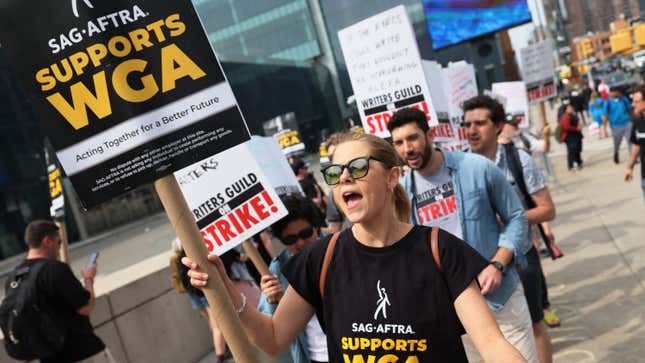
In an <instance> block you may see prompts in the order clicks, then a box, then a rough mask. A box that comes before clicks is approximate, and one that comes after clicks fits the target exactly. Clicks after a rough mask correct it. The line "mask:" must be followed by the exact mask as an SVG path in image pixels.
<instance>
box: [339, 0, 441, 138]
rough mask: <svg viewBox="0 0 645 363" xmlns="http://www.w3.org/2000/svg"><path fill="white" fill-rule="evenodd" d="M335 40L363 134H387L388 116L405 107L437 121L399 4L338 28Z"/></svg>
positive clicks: (413, 38) (412, 36) (414, 43)
mask: <svg viewBox="0 0 645 363" xmlns="http://www.w3.org/2000/svg"><path fill="white" fill-rule="evenodd" d="M338 39H339V41H340V46H341V49H342V51H343V56H344V57H345V63H346V64H347V72H348V73H349V78H350V80H351V82H352V88H353V89H354V95H355V96H356V104H357V106H358V112H359V114H360V116H361V121H362V123H363V126H364V128H365V132H366V133H368V134H372V135H376V136H379V137H382V138H386V137H389V136H390V132H389V131H388V129H387V124H388V122H389V120H390V118H391V117H392V115H393V114H394V113H395V112H396V111H397V110H399V109H401V108H406V107H410V108H416V109H419V110H421V111H423V112H424V113H425V114H426V118H427V120H428V125H429V126H431V127H433V126H436V125H437V124H438V122H437V113H436V112H435V108H434V105H433V102H432V99H431V95H430V90H429V89H428V84H427V83H426V81H425V75H424V73H423V66H422V64H421V56H420V53H419V48H418V46H417V40H416V36H415V34H414V30H413V29H412V25H411V23H410V19H409V18H408V15H407V13H406V11H405V6H404V5H399V6H396V7H394V8H392V9H389V10H386V11H384V12H382V13H379V14H377V15H374V16H372V17H369V18H367V19H364V20H362V21H360V22H358V23H356V24H353V25H351V26H349V27H347V28H344V29H341V30H340V31H339V32H338Z"/></svg>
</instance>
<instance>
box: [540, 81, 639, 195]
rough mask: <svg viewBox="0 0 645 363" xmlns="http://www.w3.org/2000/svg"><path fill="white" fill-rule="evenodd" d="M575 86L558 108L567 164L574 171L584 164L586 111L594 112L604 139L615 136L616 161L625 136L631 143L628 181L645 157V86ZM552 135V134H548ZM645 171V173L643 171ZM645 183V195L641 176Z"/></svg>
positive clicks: (559, 125) (604, 84)
mask: <svg viewBox="0 0 645 363" xmlns="http://www.w3.org/2000/svg"><path fill="white" fill-rule="evenodd" d="M578 88H579V87H574V89H573V90H571V91H570V92H569V93H567V94H566V95H565V96H564V97H563V98H562V105H561V106H560V109H559V111H558V128H559V129H560V131H561V132H560V134H559V135H558V137H559V140H558V141H560V142H562V143H564V144H565V145H566V148H567V167H568V169H569V170H570V171H572V172H574V171H576V170H579V169H581V168H582V166H583V160H582V146H583V129H584V127H585V126H586V125H587V122H586V121H585V113H588V114H589V115H590V116H591V119H592V120H593V122H595V123H596V128H597V132H598V135H599V137H600V138H601V139H603V138H608V137H610V135H611V137H612V139H613V154H612V155H613V162H614V163H615V164H617V165H619V164H620V163H621V157H620V150H621V146H622V143H623V140H624V141H625V143H626V144H627V150H628V157H627V160H628V163H627V171H626V172H625V177H624V179H625V181H631V180H632V179H633V173H632V171H633V169H634V166H635V165H636V164H637V163H639V162H640V161H641V160H642V159H643V156H642V154H643V151H642V149H641V147H640V146H641V144H642V143H643V140H644V139H645V133H643V130H645V126H644V125H643V124H644V122H645V121H644V120H645V119H644V116H643V115H644V113H645V104H643V95H644V93H643V92H645V86H643V85H637V86H633V87H631V88H624V87H613V88H610V87H609V86H608V85H607V84H606V83H605V81H604V80H600V83H599V85H598V87H597V89H596V90H593V89H592V88H591V87H590V86H588V85H585V87H584V91H583V92H581V93H580V92H578V91H576V89H578ZM546 139H548V134H546ZM641 171H642V172H645V168H642V169H641ZM641 175H645V174H643V173H641ZM641 186H642V189H643V193H644V195H645V179H643V178H641Z"/></svg>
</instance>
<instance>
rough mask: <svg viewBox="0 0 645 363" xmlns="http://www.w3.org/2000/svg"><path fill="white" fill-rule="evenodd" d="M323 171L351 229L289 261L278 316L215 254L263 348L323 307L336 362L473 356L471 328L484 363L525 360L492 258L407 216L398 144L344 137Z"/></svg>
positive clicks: (291, 334) (275, 347)
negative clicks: (487, 290)
mask: <svg viewBox="0 0 645 363" xmlns="http://www.w3.org/2000/svg"><path fill="white" fill-rule="evenodd" d="M322 172H323V177H324V179H325V182H326V183H327V184H329V185H330V186H332V187H333V194H334V198H335V201H336V203H337V205H338V206H339V208H341V210H342V211H343V213H344V214H345V215H346V216H347V218H348V219H349V220H350V221H351V222H352V223H353V226H352V228H350V229H346V230H344V231H342V232H340V234H337V235H334V236H333V237H332V236H328V237H325V238H323V239H320V240H318V241H317V242H314V243H312V244H310V245H309V246H307V247H306V248H305V249H303V250H302V251H301V252H300V253H299V254H298V255H296V256H294V257H293V258H292V259H291V260H290V261H289V262H288V263H287V264H286V265H285V267H284V268H283V273H284V275H285V276H286V277H287V279H288V281H289V287H288V288H287V290H286V292H285V294H284V296H283V297H282V299H281V300H280V303H279V305H278V307H277V309H276V312H275V314H274V315H273V317H267V316H265V315H263V314H261V313H259V312H258V311H257V310H255V309H253V308H252V307H250V306H248V305H247V306H244V304H243V302H244V300H245V299H244V297H243V296H242V295H241V294H240V292H238V291H237V290H236V289H235V288H234V286H233V284H232V283H231V282H230V281H228V279H227V277H226V274H225V271H224V269H223V265H222V263H221V261H220V260H219V259H218V258H216V257H211V258H210V261H211V262H212V263H214V264H215V265H216V266H217V267H218V270H219V273H220V276H221V277H222V278H223V279H224V281H225V284H226V286H227V289H228V291H229V293H230V295H231V298H232V300H233V304H234V305H235V307H236V308H237V309H238V310H241V312H240V319H241V321H242V324H243V325H244V327H245V329H246V332H247V334H248V335H249V337H250V338H251V340H252V341H253V343H254V344H255V345H257V346H258V347H260V348H261V349H262V350H264V351H265V352H267V353H269V354H276V353H278V352H280V351H282V350H283V349H285V348H286V347H287V346H288V345H289V343H290V342H291V341H292V340H293V339H294V338H295V336H296V335H297V334H298V333H299V332H300V331H302V329H303V328H304V327H305V325H306V324H307V322H308V321H309V320H310V319H311V317H312V315H313V314H316V315H317V316H318V318H319V320H320V322H321V324H322V325H323V329H325V331H326V333H327V346H328V351H329V361H330V362H343V361H359V360H360V359H362V360H363V361H366V362H367V361H368V360H370V361H376V362H377V361H379V360H381V359H384V360H381V361H388V362H393V361H400V362H406V361H407V362H412V361H414V362H451V363H452V362H467V359H466V355H465V352H464V347H463V344H462V342H461V335H462V334H463V333H464V329H465V332H467V333H468V334H469V335H470V336H471V338H472V340H473V341H474V344H475V346H476V347H477V349H478V350H479V352H480V353H481V355H482V357H483V358H484V360H485V361H486V362H504V363H508V362H525V360H524V359H523V358H522V356H521V355H520V353H519V352H518V351H517V350H515V348H513V346H511V345H510V344H509V343H508V342H507V341H506V340H505V339H504V337H503V335H502V333H501V332H500V330H499V327H498V326H497V323H496V322H495V320H494V318H493V316H492V314H491V312H490V310H489V308H488V306H487V304H486V302H485V301H484V298H483V297H482V295H481V293H480V291H479V286H478V285H477V282H476V278H477V275H478V274H479V272H480V271H481V270H482V269H484V268H485V267H486V266H487V264H488V263H487V261H486V260H484V259H483V258H482V257H481V256H480V255H479V254H478V253H477V252H475V251H474V250H473V249H472V248H470V247H469V246H468V245H466V244H465V243H464V242H463V241H461V240H460V239H458V238H457V237H455V236H453V235H451V234H449V233H447V232H444V231H442V230H431V229H430V228H428V227H422V226H413V225H411V224H408V223H407V222H406V221H407V220H408V218H409V215H410V204H409V201H408V200H407V197H406V194H405V191H404V190H403V187H402V186H401V185H400V184H399V183H398V181H399V177H400V168H399V167H398V166H397V156H396V153H395V151H394V149H393V148H392V146H391V145H390V144H388V143H387V142H386V141H384V140H382V139H379V138H377V137H374V136H371V135H365V134H360V135H359V134H347V135H344V136H343V137H342V139H341V142H340V143H339V145H338V146H337V148H336V151H335V152H334V156H333V160H332V164H331V165H329V166H327V167H326V168H324V169H323V171H322ZM431 235H433V237H432V238H433V239H434V241H435V242H436V243H434V242H430V241H431ZM332 241H333V242H332ZM431 246H432V247H431ZM325 256H328V257H327V258H326V257H325ZM183 261H184V263H185V264H186V265H188V266H190V267H191V268H192V269H193V270H191V271H190V272H189V274H190V276H191V278H192V279H191V283H192V284H193V285H195V286H204V285H205V284H206V281H207V279H208V276H207V275H206V274H204V273H199V272H197V271H195V270H194V268H195V267H196V266H195V265H194V264H192V262H191V261H190V260H188V259H187V258H185V259H184V260H183ZM321 280H322V281H321ZM241 307H244V308H243V309H241Z"/></svg>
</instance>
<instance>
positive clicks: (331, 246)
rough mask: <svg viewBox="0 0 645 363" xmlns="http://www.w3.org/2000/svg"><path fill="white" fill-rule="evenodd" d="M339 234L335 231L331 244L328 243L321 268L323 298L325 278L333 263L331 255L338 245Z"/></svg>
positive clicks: (323, 295) (320, 286)
mask: <svg viewBox="0 0 645 363" xmlns="http://www.w3.org/2000/svg"><path fill="white" fill-rule="evenodd" d="M339 236H340V232H336V233H334V235H333V236H332V237H331V240H330V241H329V244H328V245H327V250H325V258H324V259H323V265H322V268H321V269H320V283H319V286H318V288H319V290H320V297H321V298H323V297H325V280H326V279H327V270H328V269H329V264H330V263H331V257H332V256H333V255H334V247H336V242H337V241H338V237H339Z"/></svg>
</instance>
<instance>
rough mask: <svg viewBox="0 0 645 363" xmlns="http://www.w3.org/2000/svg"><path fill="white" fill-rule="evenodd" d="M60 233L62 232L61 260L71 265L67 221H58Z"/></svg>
mask: <svg viewBox="0 0 645 363" xmlns="http://www.w3.org/2000/svg"><path fill="white" fill-rule="evenodd" d="M55 223H56V226H58V233H59V234H60V260H61V261H62V262H64V263H66V264H68V265H69V248H68V246H69V243H68V242H67V227H65V221H64V220H63V221H56V222H55Z"/></svg>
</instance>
